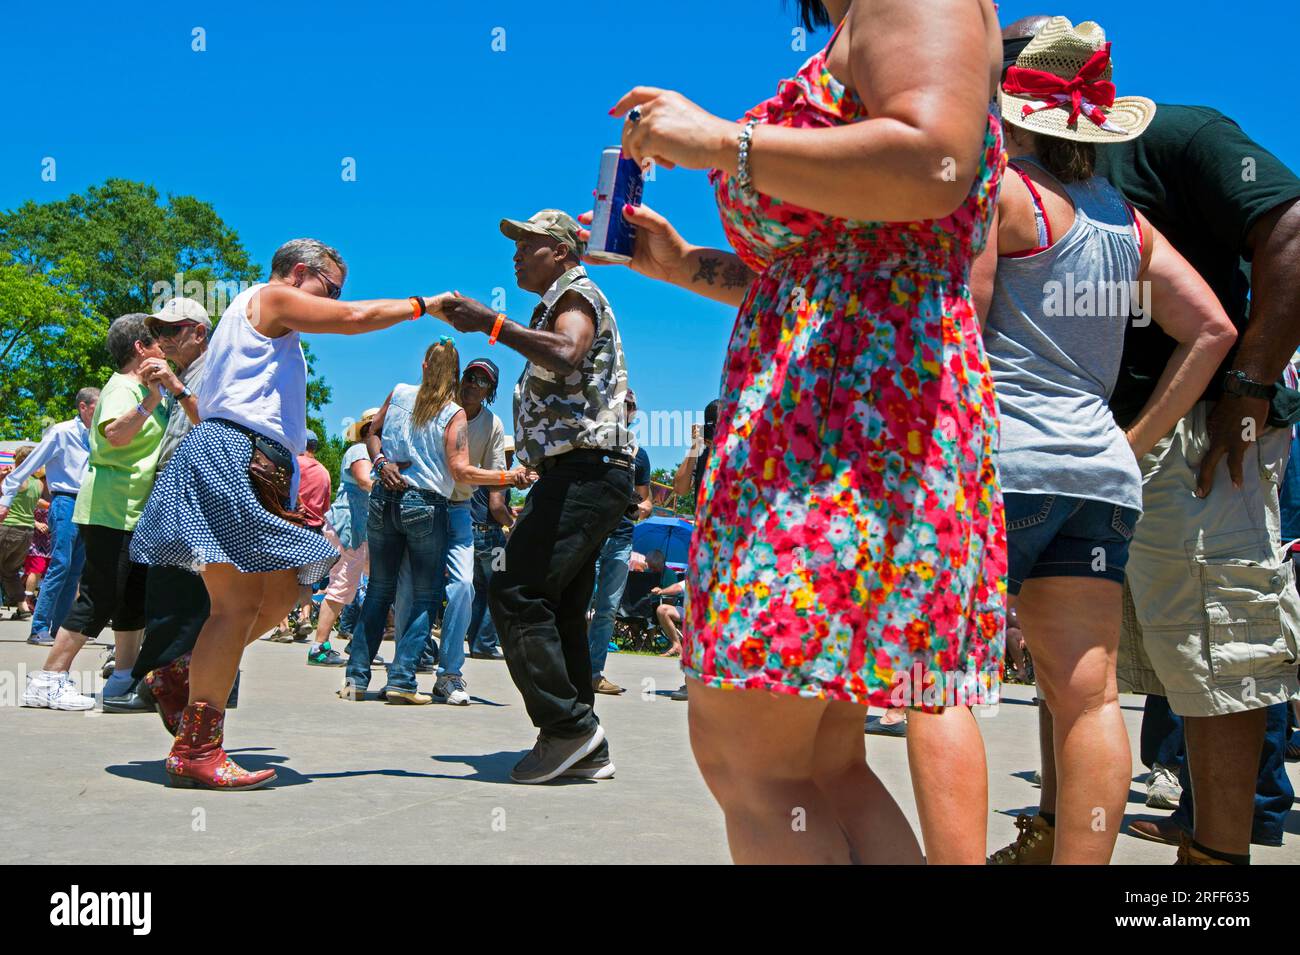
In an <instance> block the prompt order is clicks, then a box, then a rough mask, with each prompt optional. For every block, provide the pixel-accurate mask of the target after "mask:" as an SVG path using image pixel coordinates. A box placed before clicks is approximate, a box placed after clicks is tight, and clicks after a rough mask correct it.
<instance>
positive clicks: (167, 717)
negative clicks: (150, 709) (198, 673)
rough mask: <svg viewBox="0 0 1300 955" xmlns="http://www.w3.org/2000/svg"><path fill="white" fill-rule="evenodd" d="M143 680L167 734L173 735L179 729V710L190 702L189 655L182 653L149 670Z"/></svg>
mask: <svg viewBox="0 0 1300 955" xmlns="http://www.w3.org/2000/svg"><path fill="white" fill-rule="evenodd" d="M144 682H145V685H146V686H147V687H149V692H150V693H152V694H153V698H154V702H155V703H156V704H157V709H158V715H159V716H161V717H162V721H163V726H165V727H167V734H168V735H169V736H175V735H176V731H177V730H178V729H180V725H181V712H182V711H183V710H184V709H185V707H186V706H188V705H189V702H190V655H189V654H188V653H186V654H182V655H181V656H179V657H177V658H176V659H175V660H173V661H172V662H171V663H169V664H167V665H166V666H164V667H159V668H158V669H156V670H150V671H149V672H148V673H147V674H146V675H145V678H144Z"/></svg>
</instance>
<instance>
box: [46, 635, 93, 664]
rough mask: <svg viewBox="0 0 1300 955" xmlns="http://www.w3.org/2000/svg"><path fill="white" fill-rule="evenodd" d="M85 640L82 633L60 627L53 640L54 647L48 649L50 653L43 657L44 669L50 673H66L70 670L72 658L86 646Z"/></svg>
mask: <svg viewBox="0 0 1300 955" xmlns="http://www.w3.org/2000/svg"><path fill="white" fill-rule="evenodd" d="M87 639H88V637H87V636H86V635H85V634H84V633H77V632H76V631H75V630H69V629H67V628H66V627H60V628H59V632H58V634H57V635H56V636H55V638H54V646H52V647H50V652H49V654H48V655H47V656H46V657H45V665H44V669H46V670H49V671H50V672H51V673H66V672H67V671H69V670H71V669H72V661H73V658H75V657H76V655H77V654H78V653H79V652H80V651H81V648H82V647H84V646H85V645H86V640H87Z"/></svg>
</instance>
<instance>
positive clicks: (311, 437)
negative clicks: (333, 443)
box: [307, 431, 320, 451]
mask: <svg viewBox="0 0 1300 955" xmlns="http://www.w3.org/2000/svg"><path fill="white" fill-rule="evenodd" d="M319 447H320V439H319V438H317V437H316V432H315V431H308V432H307V450H308V451H311V450H312V449H314V448H319Z"/></svg>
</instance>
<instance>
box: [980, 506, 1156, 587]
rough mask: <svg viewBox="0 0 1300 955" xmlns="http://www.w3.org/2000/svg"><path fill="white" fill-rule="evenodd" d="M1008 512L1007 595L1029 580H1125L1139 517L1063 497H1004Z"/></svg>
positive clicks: (1121, 509)
mask: <svg viewBox="0 0 1300 955" xmlns="http://www.w3.org/2000/svg"><path fill="white" fill-rule="evenodd" d="M1002 498H1003V504H1004V506H1005V508H1006V512H1007V591H1008V593H1010V594H1012V595H1013V596H1014V595H1015V594H1018V593H1020V587H1021V585H1022V584H1023V583H1024V582H1025V581H1026V580H1029V579H1030V578H1031V577H1092V578H1100V579H1101V580H1113V581H1115V582H1116V583H1123V582H1124V565H1125V564H1127V563H1128V546H1129V541H1131V540H1132V539H1133V529H1134V528H1135V527H1137V521H1138V517H1139V516H1140V513H1139V512H1138V511H1137V510H1136V509H1134V508H1131V507H1122V506H1120V505H1119V504H1111V503H1108V502H1106V501H1094V500H1091V499H1090V498H1086V497H1068V496H1067V495H1064V494H1018V493H1015V492H1006V493H1004V494H1003V495H1002Z"/></svg>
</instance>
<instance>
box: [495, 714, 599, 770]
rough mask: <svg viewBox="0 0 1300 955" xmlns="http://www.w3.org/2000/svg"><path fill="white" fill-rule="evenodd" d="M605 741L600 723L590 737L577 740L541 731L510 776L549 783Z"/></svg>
mask: <svg viewBox="0 0 1300 955" xmlns="http://www.w3.org/2000/svg"><path fill="white" fill-rule="evenodd" d="M604 740H605V729H604V727H602V726H601V725H600V724H599V723H597V724H596V728H595V729H594V730H593V731H592V732H591V734H590V735H589V736H580V737H578V738H577V739H561V738H560V737H558V736H547V735H546V734H544V733H543V734H540V735H539V736H538V737H537V744H536V745H535V746H533V749H532V752H530V753H529V754H528V755H527V756H525V757H524V758H523V759H521V760H520V761H519V762H518V764H516V766H515V768H514V769H512V770H511V771H510V778H511V779H513V780H514V781H515V782H517V783H523V784H525V785H533V784H535V783H548V782H550V781H551V780H552V779H554V778H555V777H557V776H559V775H561V774H562V773H563V772H564V771H565V770H566V769H568V768H569V767H570V766H572V765H573V764H574V763H577V762H579V761H580V760H581V759H583V758H584V757H585V756H588V755H590V754H591V753H593V752H594V751H595V750H596V749H597V748H598V747H599V746H600V744H601V743H602V742H604Z"/></svg>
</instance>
